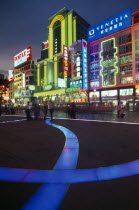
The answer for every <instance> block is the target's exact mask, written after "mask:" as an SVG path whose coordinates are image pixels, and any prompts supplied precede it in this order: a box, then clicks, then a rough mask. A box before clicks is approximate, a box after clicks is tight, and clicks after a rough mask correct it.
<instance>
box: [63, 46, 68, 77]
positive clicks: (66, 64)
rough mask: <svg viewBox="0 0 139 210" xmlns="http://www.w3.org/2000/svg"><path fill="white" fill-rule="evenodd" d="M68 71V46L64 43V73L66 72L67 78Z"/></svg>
mask: <svg viewBox="0 0 139 210" xmlns="http://www.w3.org/2000/svg"><path fill="white" fill-rule="evenodd" d="M67 72H68V47H67V46H66V45H63V73H64V78H67Z"/></svg>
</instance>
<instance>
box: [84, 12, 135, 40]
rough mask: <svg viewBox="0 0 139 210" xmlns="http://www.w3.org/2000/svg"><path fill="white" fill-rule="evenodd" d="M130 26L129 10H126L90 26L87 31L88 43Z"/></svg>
mask: <svg viewBox="0 0 139 210" xmlns="http://www.w3.org/2000/svg"><path fill="white" fill-rule="evenodd" d="M130 26H131V9H126V10H124V11H123V12H120V13H119V14H117V15H115V16H112V17H111V18H108V19H107V20H104V21H102V22H101V23H99V24H96V25H94V26H91V27H90V28H89V29H88V42H92V41H94V40H97V39H100V38H103V37H105V36H108V35H110V34H113V33H115V32H118V31H120V30H123V29H125V28H128V27H130Z"/></svg>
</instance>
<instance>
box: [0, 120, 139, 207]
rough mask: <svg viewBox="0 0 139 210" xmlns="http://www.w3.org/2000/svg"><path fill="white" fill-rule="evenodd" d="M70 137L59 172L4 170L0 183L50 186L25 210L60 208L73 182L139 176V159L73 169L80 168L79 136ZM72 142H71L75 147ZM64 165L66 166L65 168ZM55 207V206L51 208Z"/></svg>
mask: <svg viewBox="0 0 139 210" xmlns="http://www.w3.org/2000/svg"><path fill="white" fill-rule="evenodd" d="M18 121H21V120H18ZM5 122H6V121H5ZM10 122H12V121H10ZM13 122H16V121H13ZM102 122H103V121H102ZM1 123H2V122H1ZM47 123H48V124H49V125H53V126H54V127H57V128H59V129H60V128H63V127H62V126H59V125H54V124H52V123H51V122H50V121H47ZM135 124H137V123H135ZM63 129H64V130H63V131H64V134H65V135H66V132H68V131H69V130H68V129H66V128H63ZM69 134H70V136H69V140H71V141H66V144H65V147H64V149H63V152H64V153H62V155H63V158H64V160H63V158H62V155H61V156H60V158H59V160H58V162H57V164H56V166H55V168H54V169H55V170H53V171H51V170H50V171H49V170H26V169H9V168H0V180H2V181H3V180H4V181H20V182H33V183H34V182H36V183H48V184H45V185H44V186H43V187H41V189H40V190H39V191H38V192H37V193H36V195H35V196H34V197H33V199H32V200H31V202H29V205H26V206H25V208H23V209H33V210H35V209H41V208H40V203H41V202H42V204H41V205H42V209H43V208H45V209H56V208H57V207H58V206H59V205H60V202H61V201H62V199H63V197H64V195H65V193H66V191H67V188H68V184H71V183H81V182H96V181H103V180H112V179H117V178H122V177H128V176H133V175H136V174H139V159H138V160H135V161H132V162H128V163H125V164H119V165H113V166H108V167H100V168H93V169H78V170H72V167H71V165H70V164H69V163H71V164H73V167H75V166H76V163H77V156H78V142H77V139H76V138H77V137H76V136H75V135H74V134H73V133H69ZM74 137H75V139H76V140H75V141H74V140H73V138H74ZM69 142H71V144H70V143H69ZM72 150H74V151H75V157H76V160H75V159H74V160H71V159H70V156H71V154H72ZM70 151H71V154H70ZM65 160H66V161H65ZM60 165H62V167H61V166H60ZM65 169H66V170H65ZM46 195H47V196H46ZM53 196H56V198H53ZM35 199H37V200H38V201H37V203H35V205H36V208H35V206H33V205H34V202H35ZM49 199H50V200H49ZM46 202H48V203H47V208H46V206H45V204H46ZM52 204H53V207H52V206H51V205H52ZM44 206H45V207H44ZM51 207H52V208H51Z"/></svg>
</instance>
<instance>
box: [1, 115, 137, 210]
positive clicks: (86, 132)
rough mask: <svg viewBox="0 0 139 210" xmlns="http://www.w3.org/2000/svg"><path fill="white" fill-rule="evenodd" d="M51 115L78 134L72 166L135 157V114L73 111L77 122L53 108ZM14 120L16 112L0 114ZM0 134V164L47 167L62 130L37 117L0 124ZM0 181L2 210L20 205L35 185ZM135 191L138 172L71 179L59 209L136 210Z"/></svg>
mask: <svg viewBox="0 0 139 210" xmlns="http://www.w3.org/2000/svg"><path fill="white" fill-rule="evenodd" d="M54 116H55V117H56V118H58V119H54V120H53V123H55V124H57V125H61V126H63V127H66V128H68V129H69V130H71V131H72V132H73V133H74V134H75V135H76V136H77V137H78V140H79V157H78V163H77V167H76V168H77V170H78V169H91V168H95V169H97V168H101V167H107V166H112V165H119V164H124V163H128V162H131V161H134V160H137V159H139V142H138V135H139V134H138V130H139V125H138V123H139V113H127V114H126V116H125V118H124V119H117V117H116V113H103V114H87V113H84V114H77V119H76V120H68V119H67V114H66V113H62V112H55V113H54ZM15 118H16V119H20V117H17V116H12V117H11V116H2V117H0V120H1V121H3V120H5V119H8V120H11V119H15ZM60 118H66V119H60ZM78 118H80V119H83V120H78ZM87 120H88V121H87ZM100 121H102V122H100ZM108 121H112V122H113V121H114V122H115V121H116V122H119V123H111V122H108ZM124 122H128V123H131V124H127V123H124ZM132 123H137V124H132ZM45 129H46V131H45ZM7 131H8V132H7ZM33 133H34V134H33ZM9 134H10V139H9V136H8V135H9ZM28 134H29V135H30V136H28ZM32 134H33V136H32ZM0 135H1V139H2V140H1V158H0V166H1V167H13V168H14V167H16V168H32V169H33V168H36V169H43V170H44V169H52V167H53V166H54V164H55V161H56V158H58V156H59V154H60V150H61V148H62V147H63V141H64V136H63V134H62V133H61V131H59V130H58V129H56V128H52V127H51V126H48V125H44V123H43V120H41V119H40V120H38V121H31V122H26V121H25V122H17V123H15V124H9V123H8V124H0ZM39 135H41V137H39ZM46 137H47V140H45V138H46ZM17 139H18V140H17ZM40 139H42V141H41V143H40ZM53 149H55V151H54V152H53ZM18 150H19V151H18ZM11 159H12V160H11ZM50 159H51V161H50V162H51V163H49V160H50ZM130 170H131V169H130V168H129V171H130ZM0 185H1V190H0V195H1V198H2V202H1V206H2V208H1V209H2V210H5V209H20V208H21V207H22V205H23V204H24V203H25V202H27V200H28V199H29V197H30V196H32V195H33V194H34V193H35V191H37V190H38V189H39V187H40V184H37V183H34V184H33V183H13V182H2V181H1V182H0ZM138 194H139V175H138V174H136V175H134V176H129V177H122V178H119V179H112V180H106V181H98V182H82V183H74V184H70V185H69V189H68V191H67V194H66V195H65V198H64V200H63V202H62V203H61V205H60V207H59V209H60V210H71V209H73V210H77V209H79V210H80V209H81V210H103V209H107V210H125V209H126V210H138V209H139V204H138ZM11 195H12V196H11ZM8 201H9V204H8Z"/></svg>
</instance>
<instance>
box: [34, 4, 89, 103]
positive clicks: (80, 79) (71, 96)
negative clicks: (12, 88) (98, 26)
mask: <svg viewBox="0 0 139 210" xmlns="http://www.w3.org/2000/svg"><path fill="white" fill-rule="evenodd" d="M49 22H50V24H49V26H48V35H49V36H48V38H49V39H48V41H47V46H46V48H47V49H44V47H43V49H44V50H46V51H48V55H47V54H46V57H44V53H43V56H42V55H41V59H39V60H38V62H37V87H38V91H37V92H36V93H34V97H35V96H36V94H39V92H40V93H42V95H41V94H40V96H38V97H39V99H38V100H39V103H42V102H43V101H44V100H48V101H49V100H52V101H54V102H55V103H69V102H70V101H71V100H75V101H76V99H82V97H83V96H81V95H80V94H79V90H81V89H84V90H87V89H88V69H87V42H86V41H85V39H87V29H88V27H89V26H90V25H89V24H88V23H87V22H86V21H85V20H84V19H83V18H82V17H81V16H79V15H78V14H77V13H76V12H75V11H74V10H71V11H69V10H68V9H66V8H63V9H62V10H60V11H59V12H58V13H57V14H55V15H53V16H52V17H51V18H49ZM82 39H83V40H82ZM77 40H80V52H79V55H77V54H78V52H77V51H76V49H74V45H76V41H77ZM73 43H74V44H73ZM43 46H44V43H43ZM71 47H72V48H71ZM75 48H76V47H75ZM82 50H83V51H82ZM75 51H76V52H75ZM43 52H44V51H43ZM41 54H42V53H41ZM70 56H72V57H73V60H74V63H73V62H72V63H71V61H70ZM69 88H70V91H69ZM74 88H78V89H79V90H78V91H75V89H74ZM61 89H65V93H60V91H61ZM72 89H73V92H72V91H71V90H72ZM46 90H47V93H46ZM53 91H57V94H53ZM44 94H47V95H45V96H44ZM86 98H87V97H86Z"/></svg>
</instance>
